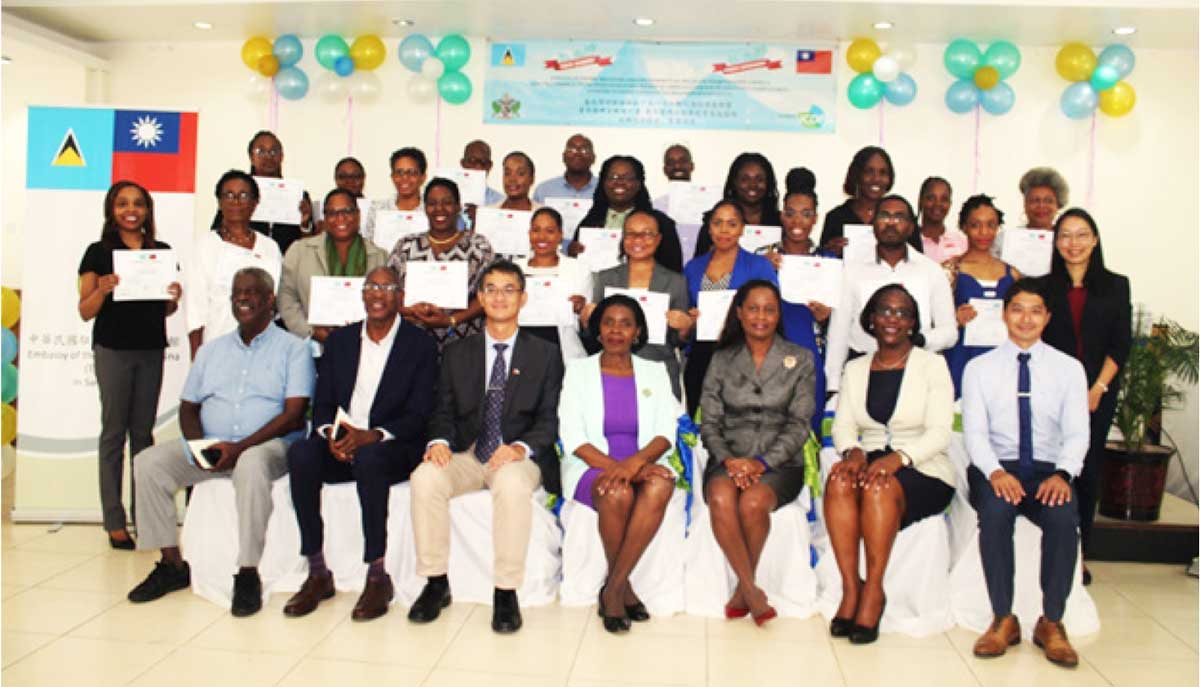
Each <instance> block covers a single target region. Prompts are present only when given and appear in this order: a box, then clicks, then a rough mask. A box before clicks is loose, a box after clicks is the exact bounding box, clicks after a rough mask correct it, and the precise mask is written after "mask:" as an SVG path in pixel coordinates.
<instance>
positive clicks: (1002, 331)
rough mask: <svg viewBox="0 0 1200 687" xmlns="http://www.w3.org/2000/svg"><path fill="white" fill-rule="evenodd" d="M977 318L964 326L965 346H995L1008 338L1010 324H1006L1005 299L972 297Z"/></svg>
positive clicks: (971, 301)
mask: <svg viewBox="0 0 1200 687" xmlns="http://www.w3.org/2000/svg"><path fill="white" fill-rule="evenodd" d="M969 302H970V304H971V307H972V308H975V318H974V319H972V320H971V321H970V322H968V323H967V326H966V327H964V328H963V345H964V346H987V347H989V348H994V347H996V346H999V345H1000V344H1002V343H1004V340H1005V339H1007V338H1008V326H1007V325H1005V324H1004V317H1003V315H1004V301H1002V300H999V299H996V298H972V299H971V300H970V301H969Z"/></svg>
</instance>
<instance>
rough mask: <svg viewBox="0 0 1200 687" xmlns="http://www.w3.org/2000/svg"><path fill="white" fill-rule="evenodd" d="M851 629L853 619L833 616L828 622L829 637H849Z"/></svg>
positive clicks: (852, 627)
mask: <svg viewBox="0 0 1200 687" xmlns="http://www.w3.org/2000/svg"><path fill="white" fill-rule="evenodd" d="M852 629H854V618H839V617H837V616H834V617H833V619H832V620H830V621H829V636H830V637H838V638H841V637H849V636H850V631H851V630H852Z"/></svg>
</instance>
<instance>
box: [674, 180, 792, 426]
mask: <svg viewBox="0 0 1200 687" xmlns="http://www.w3.org/2000/svg"><path fill="white" fill-rule="evenodd" d="M705 216H706V218H707V220H708V221H707V222H706V226H707V227H708V231H709V235H710V236H712V248H710V249H709V251H708V252H707V253H705V254H703V255H698V256H696V257H695V258H692V259H691V260H690V261H688V264H687V267H685V268H684V270H683V276H684V278H686V279H687V285H688V306H689V309H688V315H690V316H691V317H692V319H695V320H697V322H700V321H701V319H703V320H708V319H709V318H713V319H715V320H716V321H717V322H721V323H724V322H725V314H726V312H728V305H729V302H730V301H729V299H730V298H732V296H733V292H734V291H736V290H737V289H738V288H739V287H741V285H742V284H745V283H746V282H748V281H750V280H752V279H760V280H764V281H768V282H772V283H778V280H777V279H776V277H775V270H774V268H772V267H771V263H770V261H768V260H767V259H766V258H764V257H763V256H761V255H755V254H753V253H751V252H749V251H747V250H745V249H743V248H742V247H741V246H739V245H738V241H739V240H740V239H741V238H742V231H743V230H744V229H745V228H746V221H745V219H744V218H743V216H742V207H741V206H740V205H738V204H737V203H736V202H734V201H732V200H722V201H719V202H718V203H717V204H716V205H714V206H713V208H712V210H709V211H708V212H707V213H705ZM710 292H723V293H724V294H725V300H724V305H725V307H723V308H722V307H721V306H720V305H718V302H719V300H718V299H717V298H715V297H713V296H714V294H712V293H710ZM705 293H709V298H712V300H709V302H708V303H706V304H705V307H703V308H702V307H701V301H704V300H708V299H707V298H705V297H704V294H705ZM710 309H711V310H718V309H719V310H720V312H708V310H710ZM702 311H703V312H702ZM701 331H703V329H702V328H701V327H700V326H698V327H697V328H696V332H697V337H696V341H694V342H693V343H692V345H691V349H690V351H689V352H688V356H687V365H686V366H685V367H684V369H683V387H684V391H685V392H686V397H687V411H688V415H689V416H692V417H694V416H695V415H696V409H697V408H698V407H700V390H701V388H702V387H703V386H704V375H705V373H706V372H708V363H709V361H710V360H711V359H712V355H713V349H714V346H715V344H716V342H715V340H707V341H701V340H700V338H699V335H700V332H701Z"/></svg>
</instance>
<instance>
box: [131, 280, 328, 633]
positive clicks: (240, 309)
mask: <svg viewBox="0 0 1200 687" xmlns="http://www.w3.org/2000/svg"><path fill="white" fill-rule="evenodd" d="M273 282H274V280H273V279H272V278H271V275H269V274H267V273H266V271H264V270H262V269H259V268H257V267H250V268H245V269H241V270H238V272H237V273H236V274H235V275H234V277H233V294H232V297H231V301H232V308H233V316H234V318H235V319H236V320H237V322H238V328H237V330H236V331H233V332H230V333H228V334H226V335H224V336H221V337H218V338H216V339H213V340H212V341H210V342H208V343H206V344H205V345H203V346H201V347H200V350H199V351H198V352H197V354H196V360H195V361H194V362H193V363H192V369H191V370H190V371H189V372H188V377H187V381H186V382H185V383H184V387H183V393H182V395H181V397H180V403H179V427H180V430H181V431H182V432H183V439H181V440H179V441H171V442H167V443H165V444H159V445H158V446H152V447H150V448H148V449H146V450H145V451H142V452H141V453H140V454H138V456H137V458H136V459H135V460H134V462H133V465H134V472H135V479H136V480H137V484H138V487H139V488H138V490H137V513H138V548H140V549H142V550H150V549H161V550H162V560H161V561H160V562H158V563H156V564H155V567H154V571H153V572H151V573H150V575H149V576H148V577H147V578H146V579H145V580H144V581H142V583H141V584H139V585H138V586H137V587H134V588H133V590H132V591H130V592H129V600H130V601H133V602H135V603H142V602H146V601H152V600H154V599H157V598H159V597H161V596H163V595H165V594H167V593H168V592H173V591H176V590H178V589H186V588H187V587H188V586H189V585H190V584H191V571H190V569H189V568H188V564H187V563H186V562H185V561H184V560H183V557H182V554H181V553H180V551H179V544H178V541H177V535H176V531H175V529H176V528H175V520H176V512H175V494H176V492H178V491H179V490H180V489H183V488H184V487H189V486H191V485H193V484H196V483H198V482H203V481H205V480H209V479H213V478H216V477H224V476H229V477H231V478H232V479H233V488H234V491H235V492H236V494H237V497H236V498H237V514H238V566H239V570H238V573H237V575H235V576H234V585H233V608H232V610H233V614H234V615H235V616H247V615H251V614H253V613H256V612H257V611H258V610H259V609H260V608H262V582H261V580H260V579H259V577H258V562H259V559H261V558H262V552H263V547H264V545H265V543H266V541H265V539H266V532H267V520H268V519H269V518H270V516H271V486H272V484H273V483H274V481H275V480H276V479H278V478H279V477H282V476H283V475H284V474H285V473H286V472H287V449H288V446H289V445H290V444H291V443H292V442H293V441H295V440H297V439H299V438H300V437H301V436H302V435H303V430H304V413H305V410H306V409H307V408H308V399H309V398H310V397H311V396H312V392H313V384H314V377H315V374H316V372H315V370H314V368H313V361H312V356H311V354H310V353H309V350H308V347H307V346H306V345H305V344H304V341H302V340H301V339H299V338H297V337H295V336H293V335H291V334H289V333H288V332H286V331H284V330H283V329H281V328H280V327H277V326H275V324H274V323H273V322H272V320H273V319H274V316H275V295H274V294H275V285H274V283H273ZM201 439H203V440H207V441H211V442H213V443H212V444H211V445H210V446H208V447H207V448H205V449H203V451H202V453H200V454H199V455H197V453H196V452H195V451H194V450H193V448H190V447H189V446H188V444H187V443H185V442H187V441H194V440H201Z"/></svg>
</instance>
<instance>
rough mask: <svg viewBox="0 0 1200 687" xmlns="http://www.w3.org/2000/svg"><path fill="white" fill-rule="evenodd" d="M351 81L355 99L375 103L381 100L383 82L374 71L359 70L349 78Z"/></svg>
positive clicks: (351, 90)
mask: <svg viewBox="0 0 1200 687" xmlns="http://www.w3.org/2000/svg"><path fill="white" fill-rule="evenodd" d="M347 81H349V82H350V93H351V95H353V96H354V100H355V101H357V102H361V103H373V102H375V101H376V100H379V96H380V94H382V93H383V82H381V81H380V80H379V75H378V74H376V73H375V72H373V71H363V70H361V69H360V70H358V71H356V72H354V73H353V74H351V75H350V78H349V79H347Z"/></svg>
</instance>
